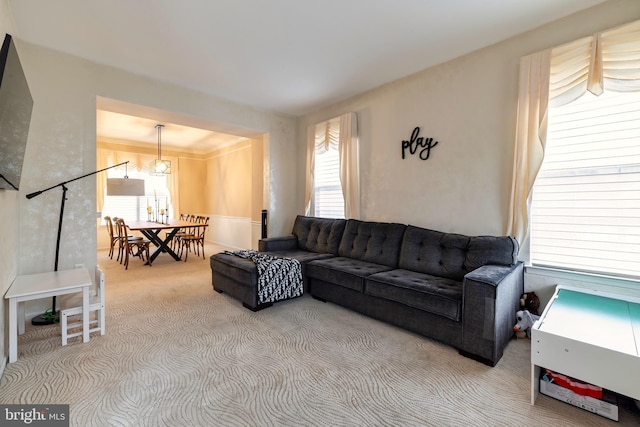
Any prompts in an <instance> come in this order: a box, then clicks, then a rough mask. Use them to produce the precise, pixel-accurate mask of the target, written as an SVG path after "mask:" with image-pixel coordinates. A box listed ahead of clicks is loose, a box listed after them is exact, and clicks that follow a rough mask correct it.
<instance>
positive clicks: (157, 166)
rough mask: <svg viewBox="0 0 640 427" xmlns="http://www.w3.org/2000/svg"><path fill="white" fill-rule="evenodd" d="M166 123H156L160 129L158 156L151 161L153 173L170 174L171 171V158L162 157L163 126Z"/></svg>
mask: <svg viewBox="0 0 640 427" xmlns="http://www.w3.org/2000/svg"><path fill="white" fill-rule="evenodd" d="M163 127H164V125H156V129H158V158H157V159H155V160H154V161H152V162H151V170H152V175H160V176H162V175H169V174H170V173H171V160H163V159H162V128H163Z"/></svg>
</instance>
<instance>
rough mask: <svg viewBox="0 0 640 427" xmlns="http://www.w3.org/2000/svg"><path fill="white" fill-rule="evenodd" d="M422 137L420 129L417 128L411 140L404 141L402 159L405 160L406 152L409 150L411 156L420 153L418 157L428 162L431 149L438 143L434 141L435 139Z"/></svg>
mask: <svg viewBox="0 0 640 427" xmlns="http://www.w3.org/2000/svg"><path fill="white" fill-rule="evenodd" d="M419 135H420V127H418V126H416V128H415V129H414V130H413V132H412V133H411V139H410V140H409V141H402V158H403V159H404V158H405V152H406V150H407V148H408V149H409V154H411V155H413V154H416V151H418V149H420V151H418V157H420V158H421V159H422V160H427V159H428V158H429V155H430V154H431V149H432V148H433V147H435V146H436V145H438V141H434V140H433V138H423V137H422V136H419Z"/></svg>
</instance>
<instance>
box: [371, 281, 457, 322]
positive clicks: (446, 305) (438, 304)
mask: <svg viewBox="0 0 640 427" xmlns="http://www.w3.org/2000/svg"><path fill="white" fill-rule="evenodd" d="M364 293H365V294H368V295H371V296H375V297H378V298H384V299H387V300H391V301H396V302H399V303H401V304H404V305H407V306H409V307H414V308H417V309H419V310H423V311H427V312H429V313H433V314H437V315H439V316H443V317H446V318H448V319H451V320H454V321H456V322H457V321H460V318H461V316H462V314H461V313H462V283H461V282H458V281H456V280H451V279H446V278H444V277H436V276H431V275H429V274H424V273H417V272H415V271H409V270H402V269H396V270H391V271H385V272H382V273H377V274H373V275H371V276H369V277H367V278H366V280H365V287H364Z"/></svg>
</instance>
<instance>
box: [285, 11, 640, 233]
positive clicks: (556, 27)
mask: <svg viewBox="0 0 640 427" xmlns="http://www.w3.org/2000/svg"><path fill="white" fill-rule="evenodd" d="M638 17H640V2H638V1H633V0H614V1H609V2H607V3H604V4H602V5H601V6H597V7H595V8H592V9H589V10H587V11H584V12H582V13H579V14H576V15H573V16H570V17H567V18H564V19H561V20H559V21H556V22H554V23H552V24H550V25H547V26H545V27H543V28H540V29H538V30H535V31H531V32H529V33H526V34H522V35H520V36H517V37H514V38H512V39H509V40H506V41H504V42H501V43H498V44H496V45H494V46H491V47H488V48H485V49H482V50H480V51H476V52H474V53H471V54H469V55H466V56H463V57H460V58H458V59H455V60H453V61H450V62H447V63H445V64H442V65H439V66H436V67H432V68H429V69H427V70H424V71H422V72H420V73H418V74H415V75H412V76H409V77H407V78H404V79H402V80H398V81H395V82H392V83H390V84H387V85H385V86H383V87H380V88H378V89H376V90H373V91H370V92H368V93H365V94H362V95H360V96H357V97H354V98H352V99H349V100H346V101H344V102H341V103H338V104H335V105H332V106H330V107H328V108H324V109H322V110H319V111H316V112H314V113H312V114H308V115H305V116H304V117H302V118H301V119H300V120H299V123H298V135H300V136H301V137H300V138H299V139H298V160H297V164H298V175H299V176H300V179H301V180H302V177H304V169H305V160H304V159H305V158H304V156H305V150H306V148H305V141H304V135H305V134H306V128H307V126H308V125H310V124H313V123H316V122H319V121H322V120H327V119H329V118H331V117H335V116H337V115H339V114H342V113H344V112H347V111H354V112H356V113H357V115H358V120H359V132H360V150H361V157H360V166H361V172H362V176H361V184H362V189H361V194H362V198H361V204H362V205H361V208H362V215H363V218H362V219H365V220H381V221H397V222H401V223H410V224H415V225H418V226H423V227H428V228H433V229H437V230H442V231H453V232H459V233H464V234H502V233H504V232H505V230H506V224H507V220H508V207H509V197H510V182H511V175H512V163H513V144H514V135H515V121H516V105H517V89H518V63H519V59H520V57H522V56H523V55H527V54H530V53H533V52H535V51H538V50H541V49H544V48H548V47H552V46H555V45H558V44H562V43H565V42H568V41H571V40H573V39H576V38H579V37H582V36H585V35H588V34H591V33H593V32H596V31H600V30H602V29H606V28H610V27H613V26H616V25H619V24H622V23H625V22H629V21H632V20H634V19H638ZM416 126H419V127H420V129H421V135H423V136H425V137H433V138H435V139H436V140H437V141H439V144H438V146H436V147H435V148H434V149H433V150H432V152H431V157H430V159H429V160H427V161H422V160H419V159H418V157H417V156H415V155H414V156H409V157H408V158H406V159H405V160H402V157H401V141H402V140H408V139H409V138H410V136H411V132H412V130H413V129H414V128H415V127H416ZM301 182H304V181H301ZM303 198H304V187H303V186H299V187H298V200H299V202H298V205H297V206H298V209H299V210H301V209H302V205H303Z"/></svg>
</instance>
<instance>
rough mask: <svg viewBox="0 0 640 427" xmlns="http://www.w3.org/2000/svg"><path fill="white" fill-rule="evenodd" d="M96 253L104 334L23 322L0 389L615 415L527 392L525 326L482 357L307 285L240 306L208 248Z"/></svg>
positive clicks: (17, 395) (111, 404) (351, 422)
mask: <svg viewBox="0 0 640 427" xmlns="http://www.w3.org/2000/svg"><path fill="white" fill-rule="evenodd" d="M213 250H215V248H212V247H209V248H208V249H207V251H208V252H207V254H208V255H210V254H211V253H212V251H213ZM98 258H99V264H100V265H101V266H102V268H103V270H104V272H105V276H106V286H107V288H106V289H107V334H106V335H105V336H103V337H101V336H92V338H91V341H90V342H89V343H87V344H82V343H81V342H80V341H77V340H78V338H76V339H75V341H73V342H72V343H71V344H70V345H68V346H66V347H62V346H61V345H60V331H59V327H58V326H56V325H52V326H40V327H32V326H31V325H28V326H27V333H26V334H25V335H24V336H21V337H20V339H19V358H18V361H17V362H16V363H13V364H10V365H7V367H6V368H5V371H4V374H3V377H2V380H1V381H0V403H3V404H8V403H33V404H53V403H65V404H69V405H70V412H71V425H73V426H107V425H110V426H279V425H283V426H390V425H392V426H540V425H548V426H601V425H616V423H614V422H613V421H609V420H606V419H604V418H602V417H599V416H597V415H594V414H591V413H588V412H586V411H583V410H580V409H577V408H573V407H570V406H569V405H567V404H564V403H561V402H558V401H556V400H553V399H551V398H549V397H546V396H541V397H539V399H538V403H537V404H536V405H535V406H531V405H529V390H530V384H529V373H530V365H529V351H530V342H529V341H527V340H519V341H515V340H514V341H512V342H511V343H510V344H509V346H508V347H507V350H506V354H505V356H504V357H503V359H502V360H501V361H500V362H499V363H498V365H497V366H496V367H495V368H489V367H487V366H485V365H482V364H480V363H478V362H475V361H473V360H470V359H467V358H465V357H462V356H460V355H458V353H457V352H456V351H455V350H454V349H452V348H450V347H447V346H444V345H440V344H438V343H435V342H433V341H431V340H429V339H426V338H424V337H421V336H417V335H414V334H411V333H409V332H406V331H404V330H402V329H398V328H395V327H392V326H389V325H386V324H384V323H381V322H378V321H375V320H372V319H369V318H367V317H364V316H361V315H359V314H356V313H353V312H350V311H348V310H345V309H343V308H340V307H338V306H336V305H333V304H330V303H326V304H325V303H322V302H319V301H316V300H314V299H312V298H311V297H309V296H304V297H301V298H298V299H296V300H292V301H287V302H282V303H278V304H275V305H274V306H273V307H270V308H268V309H266V310H263V311H260V312H258V313H252V312H251V311H249V310H247V309H245V308H243V307H242V306H241V304H240V303H238V302H237V301H235V300H233V299H231V298H229V297H227V296H226V295H224V294H222V295H221V294H218V293H216V292H214V291H213V290H212V288H211V276H210V272H209V264H208V258H207V259H206V260H203V259H202V258H200V259H197V258H196V257H195V256H190V257H189V260H188V262H186V263H185V262H175V261H173V260H171V259H170V258H169V257H167V256H166V255H161V256H160V257H159V258H158V259H157V261H156V263H154V265H153V266H152V267H147V266H143V265H142V263H141V262H140V260H137V259H134V260H132V261H131V264H130V266H129V270H128V271H125V270H124V268H123V267H122V266H121V265H120V264H117V263H116V262H115V261H113V260H110V259H108V258H107V257H106V252H101V253H99V255H98ZM618 425H640V416H639V415H638V413H637V412H632V411H631V408H630V407H629V408H628V409H627V410H624V411H622V414H621V420H620V423H619V424H618Z"/></svg>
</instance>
